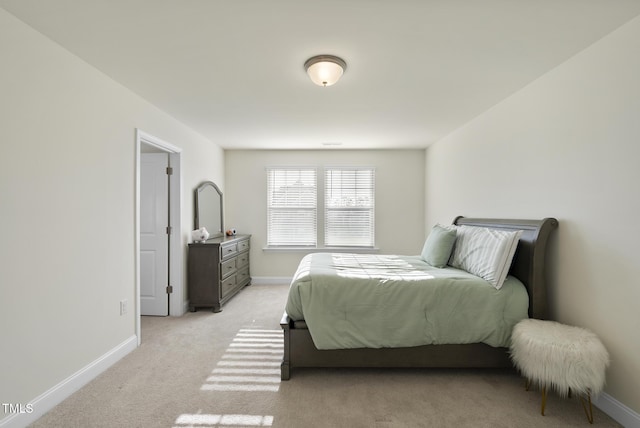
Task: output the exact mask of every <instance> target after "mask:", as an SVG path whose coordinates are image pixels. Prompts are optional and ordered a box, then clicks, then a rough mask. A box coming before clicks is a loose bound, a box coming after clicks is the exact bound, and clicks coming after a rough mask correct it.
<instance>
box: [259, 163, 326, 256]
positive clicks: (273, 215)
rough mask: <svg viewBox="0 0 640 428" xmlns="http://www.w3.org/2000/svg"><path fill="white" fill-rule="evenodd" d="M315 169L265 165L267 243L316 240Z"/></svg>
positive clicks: (311, 243) (295, 243)
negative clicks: (268, 166) (266, 166)
mask: <svg viewBox="0 0 640 428" xmlns="http://www.w3.org/2000/svg"><path fill="white" fill-rule="evenodd" d="M316 195H317V186H316V170H315V168H267V217H268V219H267V245H270V246H278V245H289V246H315V245H316V243H317V228H316V217H317V215H316V212H317V208H316V207H317V197H316Z"/></svg>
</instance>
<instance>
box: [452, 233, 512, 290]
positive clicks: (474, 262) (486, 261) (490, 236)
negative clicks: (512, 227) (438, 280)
mask: <svg viewBox="0 0 640 428" xmlns="http://www.w3.org/2000/svg"><path fill="white" fill-rule="evenodd" d="M457 231H458V236H457V239H456V243H455V246H454V248H453V253H452V254H451V260H450V262H449V264H450V265H451V266H453V267H456V268H458V269H463V270H466V271H467V272H469V273H471V274H474V275H476V276H479V277H480V278H484V279H485V280H487V281H489V283H491V285H493V286H494V287H495V288H497V289H498V290H499V289H500V287H502V283H503V282H504V279H505V278H506V277H507V274H508V273H509V269H510V268H511V261H512V260H513V255H514V254H515V252H516V247H517V246H518V240H519V239H520V235H522V231H521V230H516V231H513V232H510V231H506V230H497V229H489V228H486V227H476V226H459V227H458V229H457Z"/></svg>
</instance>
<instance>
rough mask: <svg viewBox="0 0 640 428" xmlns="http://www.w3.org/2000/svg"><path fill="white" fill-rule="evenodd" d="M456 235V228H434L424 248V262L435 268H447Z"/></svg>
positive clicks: (440, 226) (438, 226) (436, 226)
mask: <svg viewBox="0 0 640 428" xmlns="http://www.w3.org/2000/svg"><path fill="white" fill-rule="evenodd" d="M456 235H457V234H456V228H455V226H449V227H445V226H442V225H439V224H436V225H435V226H433V228H432V229H431V232H430V233H429V236H428V237H427V240H426V241H425V243H424V247H422V254H421V255H422V260H424V261H425V262H427V263H429V264H430V265H431V266H433V267H438V268H443V267H445V266H446V265H447V262H448V261H449V257H450V256H451V251H452V250H453V244H455V242H456Z"/></svg>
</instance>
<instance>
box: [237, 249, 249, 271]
mask: <svg viewBox="0 0 640 428" xmlns="http://www.w3.org/2000/svg"><path fill="white" fill-rule="evenodd" d="M235 261H236V267H237V268H238V269H240V268H241V267H243V266H246V265H248V264H249V252H248V251H247V252H246V253H240V254H239V255H238V257H236V258H235Z"/></svg>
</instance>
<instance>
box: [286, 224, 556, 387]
mask: <svg viewBox="0 0 640 428" xmlns="http://www.w3.org/2000/svg"><path fill="white" fill-rule="evenodd" d="M453 224H454V225H456V226H471V227H479V228H488V229H491V230H495V231H499V232H497V233H505V232H516V231H521V232H517V233H518V237H517V238H515V241H514V245H517V247H516V249H515V255H514V256H513V262H512V263H511V265H510V270H509V276H508V277H507V279H506V280H505V281H504V284H505V285H504V287H502V288H500V287H498V289H497V290H492V292H493V295H494V296H499V297H500V298H502V297H503V296H506V295H507V294H508V293H511V292H513V293H514V295H515V296H518V293H520V295H519V296H520V297H516V299H517V298H519V299H520V303H519V304H520V306H521V307H520V309H518V310H519V311H520V312H514V311H511V312H510V313H509V312H508V313H507V314H506V315H505V316H504V317H505V318H509V317H511V318H512V319H510V321H509V323H508V324H507V328H508V331H506V332H504V331H502V332H500V331H499V329H498V328H496V334H495V335H494V336H495V337H493V336H491V335H489V334H488V335H487V336H486V337H485V336H482V334H483V333H481V332H480V333H478V334H479V336H477V337H482V338H483V339H482V340H478V341H477V343H476V342H469V340H472V341H473V340H474V339H473V338H474V337H476V336H473V334H474V333H475V332H473V331H471V330H473V326H470V325H467V326H466V327H464V328H463V329H462V330H463V331H464V332H463V336H465V337H467V339H463V340H461V342H462V343H455V341H453V342H452V341H451V339H450V338H449V337H447V335H448V333H447V332H446V331H444V332H443V333H442V335H443V337H439V336H434V337H433V338H432V340H431V341H430V342H427V343H429V344H424V345H420V344H418V345H416V344H414V343H413V342H411V344H410V345H409V346H402V345H399V346H397V345H395V344H394V343H395V337H394V332H396V330H397V332H398V334H397V336H403V335H405V336H408V337H409V339H408V340H411V337H410V336H411V334H413V333H414V332H412V330H420V328H411V327H410V325H409V326H408V325H407V324H406V323H405V321H402V322H398V320H396V319H394V318H392V317H393V316H394V315H389V314H388V313H387V314H386V315H385V314H384V313H382V312H385V311H378V312H380V315H381V316H382V318H381V319H378V320H377V321H376V320H375V319H374V318H371V317H372V316H373V313H375V312H376V311H375V310H371V308H370V307H367V306H366V304H364V303H363V305H362V308H363V309H362V311H361V312H364V313H365V316H366V317H369V319H368V320H367V321H366V322H365V324H366V323H368V322H371V325H375V327H374V328H375V329H382V330H384V329H387V330H389V332H390V333H391V335H390V338H388V339H387V342H384V343H382V344H380V343H373V344H372V345H370V344H369V343H370V341H369V337H368V332H367V331H366V329H361V330H360V331H359V332H356V333H355V334H353V335H352V334H351V333H349V334H344V333H343V332H342V331H340V329H339V328H338V330H337V332H332V330H331V328H333V327H331V326H332V325H337V326H338V327H340V326H342V325H343V324H344V323H342V319H341V318H342V317H343V315H342V313H341V312H340V311H337V312H336V310H335V303H334V304H333V305H334V306H329V307H327V308H326V309H323V308H322V307H318V308H319V309H318V308H316V310H315V312H316V315H314V316H316V318H315V319H314V323H315V324H312V322H311V320H312V315H311V310H310V309H308V307H307V314H308V315H307V316H306V318H307V320H305V319H303V318H304V317H302V316H301V311H299V310H294V309H292V308H293V306H290V305H293V303H299V301H301V300H302V301H304V302H305V304H307V305H308V304H309V302H311V301H312V300H311V296H312V295H313V298H314V299H317V300H321V301H322V300H326V301H331V299H332V298H335V297H336V291H335V289H333V290H331V289H329V291H328V292H326V293H325V294H324V295H323V294H322V292H321V290H322V288H321V286H332V285H333V284H331V282H335V283H338V282H341V283H342V284H341V285H340V286H339V287H340V289H339V292H338V296H341V294H340V293H342V292H343V290H344V291H345V292H347V293H348V292H350V291H349V290H355V289H356V288H357V287H355V286H354V287H352V286H351V285H350V284H351V283H348V282H344V281H346V277H349V276H350V275H351V276H353V274H352V273H351V272H352V271H353V272H356V273H355V276H356V277H357V276H362V274H361V273H360V274H359V273H358V272H360V271H359V270H353V269H340V267H338V268H336V271H335V272H327V274H326V275H325V274H324V271H322V269H324V268H313V267H307V266H306V265H305V263H309V262H310V260H311V259H312V258H313V257H315V258H316V259H320V260H321V259H323V258H324V259H327V258H328V257H332V261H331V263H330V264H338V265H340V263H341V262H342V261H344V266H347V265H349V264H351V263H358V264H363V262H362V260H366V261H365V262H364V264H365V265H367V264H371V261H370V260H373V259H371V258H367V259H364V258H362V257H366V256H358V255H350V254H334V255H333V256H331V255H327V254H323V253H318V254H312V255H310V256H306V257H305V259H303V262H302V263H301V265H300V266H299V268H298V272H296V277H294V281H293V282H292V285H291V289H290V294H289V298H288V302H287V307H288V308H290V309H289V312H291V314H292V316H291V317H290V316H289V314H288V313H287V312H285V314H284V315H283V317H282V321H281V323H280V325H281V327H282V329H283V331H284V356H283V361H282V364H281V378H282V380H288V379H289V378H290V376H291V372H292V370H293V369H296V368H302V367H369V368H371V367H388V368H392V367H394V368H402V367H405V368H406V367H434V368H435V367H440V368H454V367H467V368H472V367H473V368H498V367H512V363H511V361H510V358H509V354H508V343H506V342H505V340H506V341H508V337H510V328H511V327H512V325H513V324H515V322H517V319H515V318H513V317H516V318H517V317H520V318H526V317H530V318H538V319H546V318H547V299H546V294H547V293H546V286H545V258H546V251H547V250H546V248H547V242H548V238H549V236H550V235H551V233H552V231H553V230H554V229H555V228H556V227H557V226H558V222H557V220H556V219H553V218H545V219H542V220H513V219H482V218H466V217H457V218H456V219H455V220H454V222H453ZM458 230H460V229H458ZM503 231H504V232H503ZM458 236H460V235H458ZM454 245H455V244H454ZM378 257H382V258H384V260H385V265H384V266H385V267H384V268H383V267H380V268H379V269H386V266H388V264H387V263H388V262H389V260H390V258H392V259H391V260H392V263H396V264H398V265H401V264H404V265H407V264H408V265H412V266H411V269H410V270H403V271H402V272H403V273H401V274H397V276H402V277H403V280H404V279H406V278H404V277H406V276H407V275H408V276H410V277H411V276H429V277H431V276H432V273H436V274H438V273H440V271H439V270H437V269H433V268H431V267H429V266H427V267H426V268H423V267H422V266H423V265H421V264H420V262H421V260H417V259H418V257H414V258H411V257H407V256H378ZM445 268H450V266H445ZM313 269H316V271H314V272H320V273H321V274H316V275H312V274H309V272H310V271H312V270H313ZM367 269H369V267H367ZM373 269H374V271H375V269H376V266H373ZM399 269H400V268H399ZM423 269H425V270H423ZM428 269H431V270H428ZM363 272H367V274H366V275H369V276H371V274H370V271H369V270H366V271H363ZM399 272H400V271H399ZM442 272H445V275H446V272H448V269H442ZM454 273H456V275H457V274H460V275H467V273H466V272H454ZM505 273H506V271H505ZM471 276H473V275H471ZM298 277H305V279H304V280H306V281H309V284H311V282H310V281H312V279H311V278H312V277H313V281H320V280H321V278H324V279H322V280H323V281H324V282H325V283H327V284H321V283H320V282H317V285H315V288H313V293H311V292H310V290H312V288H310V287H305V288H303V289H304V290H306V291H305V293H306V294H303V295H302V297H300V296H298V294H296V295H295V296H294V295H293V293H294V291H292V290H294V286H295V285H296V281H297V280H298V279H299V278H298ZM296 278H298V279H296ZM332 278H333V280H332ZM356 279H357V278H356ZM408 279H409V281H413V280H414V278H408ZM462 279H463V280H461V281H460V282H464V281H467V278H466V277H463V278H462ZM476 279H478V278H476ZM481 281H484V280H482V279H481ZM383 282H384V283H385V285H386V286H387V288H388V286H389V284H395V283H394V282H393V281H391V280H389V281H386V280H385V281H383ZM485 282H486V281H485ZM450 283H451V281H449V282H448V283H446V284H450ZM354 284H355V282H354ZM412 284H413V285H411V287H413V288H414V289H416V288H417V289H420V290H423V289H424V288H425V287H419V286H416V284H418V282H415V281H414V282H413V283H412ZM485 285H486V284H485ZM494 285H495V284H494ZM449 287H450V286H449ZM382 288H383V287H378V288H377V290H382ZM400 288H401V287H395V288H394V293H397V292H398V291H397V290H399V289H400ZM443 288H447V287H443ZM472 288H473V287H472ZM519 289H521V291H518V290H519ZM467 290H471V288H467ZM513 290H515V291H513ZM473 292H475V291H473ZM296 293H297V291H296ZM370 294H371V293H370ZM436 294H438V295H439V292H438V293H436ZM395 295H396V296H398V297H399V301H400V302H401V304H402V305H404V304H405V303H404V302H406V301H407V299H409V301H411V299H415V298H413V297H404V300H402V296H400V295H398V294H395ZM523 296H524V297H523ZM292 297H295V298H292ZM341 298H342V297H338V299H341ZM478 298H482V297H476V296H475V295H472V297H470V298H469V297H468V296H462V297H456V298H455V299H454V301H455V302H456V303H455V305H454V306H456V307H457V305H458V302H459V301H461V300H465V299H466V300H470V301H472V302H477V300H476V299H478ZM523 300H524V302H523ZM292 302H293V303H292ZM314 304H315V303H314ZM484 304H485V303H474V305H475V306H482V305H484ZM492 304H493V303H492ZM502 304H503V303H498V305H502ZM510 304H511V303H509V301H506V303H504V304H503V305H505V306H507V311H508V306H509V305H510ZM338 305H340V303H339V304H338ZM522 305H524V309H522ZM410 306H411V305H410ZM414 306H415V305H414ZM385 307H387V306H386V305H385ZM351 308H353V305H352V306H351ZM468 308H470V309H471V310H476V308H475V307H473V306H471V307H468ZM432 309H437V310H439V311H442V305H441V304H436V306H435V307H434V308H431V309H429V311H432V312H433V310H432ZM396 310H397V308H396ZM491 310H493V309H491ZM449 312H450V314H449V315H448V318H447V319H446V322H443V323H441V325H440V327H439V330H440V331H443V330H446V329H447V326H448V325H449V324H451V323H455V320H456V318H455V317H456V316H455V313H456V312H455V311H454V310H453V309H452V310H450V311H449ZM481 312H482V310H478V315H481ZM485 312H489V310H485ZM318 313H320V315H321V318H320V319H321V320H322V321H317V314H318ZM294 314H295V315H294ZM334 314H337V315H335V316H334ZM429 315H430V313H429ZM322 316H324V317H325V318H324V319H323V318H322ZM385 316H386V317H385ZM468 316H476V315H469V314H468ZM332 317H334V318H336V319H333V318H332ZM390 317H391V318H390ZM426 318H429V316H427V317H426ZM498 318H500V316H498ZM307 321H308V323H309V325H308V324H307ZM423 321H424V320H421V321H420V322H423ZM430 322H431V320H429V321H428V322H427V324H428V323H430ZM310 326H311V327H310ZM443 326H444V327H443ZM469 327H471V328H469ZM310 328H311V330H313V331H314V337H313V338H312V334H311V333H310ZM401 330H404V332H402V331H401ZM404 333H406V334H404ZM467 333H468V334H467ZM492 334H493V333H492ZM351 336H353V337H355V339H354V340H352V341H351V340H350V339H352V337H351ZM343 338H346V339H345V340H346V342H344V343H346V344H345V345H344V347H342V345H341V343H342V342H341V340H342V339H343ZM468 338H471V339H468ZM485 339H486V340H485ZM314 340H315V343H314ZM403 340H404V339H403ZM334 342H335V343H334ZM316 343H319V344H320V345H319V346H316ZM354 343H355V345H354ZM359 343H362V344H364V345H362V346H359V345H358V344H359Z"/></svg>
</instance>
